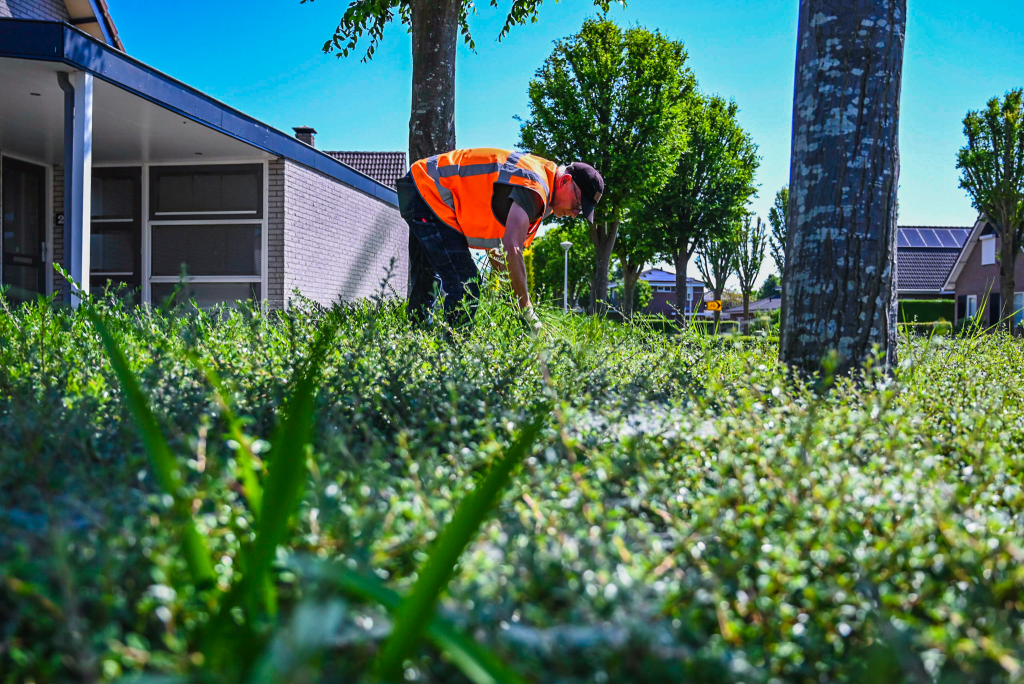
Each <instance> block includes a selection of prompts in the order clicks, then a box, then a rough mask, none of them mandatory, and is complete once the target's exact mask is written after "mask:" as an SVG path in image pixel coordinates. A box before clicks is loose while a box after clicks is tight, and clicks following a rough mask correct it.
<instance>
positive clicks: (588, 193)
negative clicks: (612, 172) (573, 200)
mask: <svg viewBox="0 0 1024 684" xmlns="http://www.w3.org/2000/svg"><path fill="white" fill-rule="evenodd" d="M565 172H566V173H567V174H569V175H570V176H572V180H573V182H574V183H576V187H578V188H579V189H580V199H581V200H582V204H583V209H582V210H581V211H580V216H582V217H583V218H585V219H587V220H588V221H590V222H591V223H593V222H594V207H596V206H597V203H598V202H600V201H601V195H603V194H604V178H601V174H599V173H598V172H597V169H595V168H594V167H593V166H591V165H590V164H584V163H583V162H573V163H572V164H569V165H568V166H566V167H565Z"/></svg>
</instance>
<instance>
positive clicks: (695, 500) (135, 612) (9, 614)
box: [0, 298, 1024, 682]
mask: <svg viewBox="0 0 1024 684" xmlns="http://www.w3.org/2000/svg"><path fill="white" fill-rule="evenodd" d="M99 313H101V315H102V316H103V320H104V321H105V324H106V326H107V328H108V329H109V331H110V337H111V339H112V341H113V342H115V343H116V345H117V346H118V347H119V348H120V349H121V350H123V352H124V355H125V360H126V367H127V369H128V370H130V372H131V374H132V375H133V376H134V377H135V378H136V379H137V381H138V385H139V388H140V390H141V393H142V394H143V395H144V396H145V397H146V399H147V400H148V402H149V404H150V406H151V408H152V411H153V414H154V415H155V416H156V422H157V424H158V426H159V430H160V431H161V432H162V434H164V435H165V436H166V439H167V443H168V446H169V449H170V451H171V453H172V454H173V457H174V459H175V461H176V463H177V467H178V468H179V470H180V471H181V473H182V482H181V484H180V487H179V488H178V491H177V492H175V496H171V495H169V494H167V493H166V492H165V491H164V489H163V488H162V487H161V486H160V485H159V484H158V483H157V482H156V481H155V480H156V477H157V473H156V472H155V471H154V468H153V465H152V461H151V459H150V458H149V456H148V454H147V451H146V448H145V447H144V445H143V441H142V440H141V438H140V433H139V431H138V428H137V426H136V420H135V418H134V417H133V414H132V411H131V409H130V405H129V401H128V400H127V399H126V394H125V391H124V389H123V383H121V382H119V380H118V376H117V372H116V371H115V369H114V368H113V367H112V366H111V365H110V360H109V359H110V356H109V355H108V353H107V350H106V349H105V347H104V345H103V343H102V342H101V340H100V338H99V336H98V334H97V329H96V327H95V326H94V324H93V322H92V321H91V320H90V319H89V317H88V316H87V315H86V314H85V312H84V311H81V310H80V311H79V312H70V311H66V310H60V311H54V310H52V309H51V308H49V307H46V306H25V307H22V308H19V309H17V310H15V311H13V312H12V313H10V314H0V431H2V434H3V435H4V436H5V439H4V440H0V529H2V530H3V533H2V534H0V626H2V628H3V632H2V634H3V636H2V637H0V639H2V642H0V643H3V645H4V648H3V650H0V673H2V677H3V679H4V680H6V681H25V680H35V681H67V680H72V679H97V680H103V681H108V680H114V679H118V678H120V677H122V676H125V675H130V674H132V673H150V674H154V675H158V674H161V673H166V674H169V675H172V676H175V677H190V678H200V677H202V678H204V679H207V680H213V679H218V675H219V674H220V673H223V672H224V671H223V670H217V669H215V668H214V667H213V664H211V663H210V662H208V661H206V660H204V656H203V651H204V644H205V643H206V640H207V639H208V638H210V637H211V635H212V636H220V637H223V636H227V637H231V638H234V639H235V640H232V639H229V640H228V641H227V642H226V643H228V645H229V647H230V649H231V650H232V652H243V651H245V652H247V653H251V655H250V656H249V657H251V658H252V659H253V660H254V661H255V663H256V671H255V672H254V673H253V676H252V677H251V678H252V679H263V680H273V681H285V680H330V681H343V680H344V681H365V680H367V679H371V678H373V677H374V676H376V675H374V674H373V673H372V671H371V669H370V668H371V667H372V663H373V661H374V658H375V657H376V656H377V654H378V653H380V652H381V650H382V648H386V644H387V638H388V636H389V635H390V634H391V631H392V628H393V626H394V625H395V624H396V623H395V622H394V620H396V619H400V618H395V617H393V616H394V615H400V613H395V612H393V611H392V608H393V607H394V606H395V605H396V603H395V601H397V600H399V599H398V597H400V596H408V595H409V594H410V592H411V590H412V588H413V587H414V586H416V585H417V583H418V582H420V581H421V578H422V577H423V576H425V575H427V574H429V573H428V572H427V570H426V567H425V565H424V561H425V559H426V558H427V557H428V556H432V555H433V554H434V553H436V551H437V547H438V546H439V544H438V537H439V535H443V534H445V533H446V531H447V530H448V529H449V527H450V526H451V525H452V520H453V517H454V516H455V512H456V510H457V509H458V508H459V507H460V505H462V504H463V503H464V502H466V501H467V499H468V498H469V497H471V496H472V493H473V492H474V491H477V490H479V489H483V488H485V485H486V481H487V478H488V477H489V474H490V473H492V472H494V466H495V465H496V464H497V463H499V462H500V459H501V457H502V454H506V453H508V452H509V450H510V449H511V448H512V447H513V446H514V444H515V443H516V442H517V437H518V435H521V434H522V427H523V426H525V425H528V424H529V422H530V416H531V413H530V412H531V411H532V410H533V409H534V407H536V405H537V402H538V400H542V399H543V400H545V401H550V402H552V405H553V406H554V409H553V410H552V411H551V413H550V415H549V416H548V418H547V420H546V421H545V422H544V425H543V427H542V428H541V430H540V432H539V433H538V436H537V439H536V442H535V443H533V445H532V446H531V447H530V448H529V449H528V450H527V452H526V453H525V454H524V456H525V460H524V462H523V467H522V469H521V470H520V471H519V472H518V473H516V474H515V475H514V476H513V479H512V481H511V484H510V485H509V486H508V487H507V488H506V489H505V490H504V491H503V492H501V493H500V494H499V496H498V498H499V502H498V504H497V507H496V511H495V512H494V514H493V515H492V516H490V517H489V518H487V519H486V521H485V522H484V523H483V525H482V527H480V528H479V530H478V531H477V532H476V533H475V534H473V535H471V537H472V538H471V540H470V542H469V545H468V548H467V549H466V551H465V552H464V553H462V555H461V556H460V557H459V563H458V566H457V567H456V569H455V571H454V573H453V574H452V576H451V580H450V581H449V582H448V583H447V584H446V585H445V591H444V593H443V594H442V596H441V600H440V602H439V603H438V609H437V615H438V616H439V618H440V619H441V620H443V621H444V623H445V624H450V625H453V626H454V627H453V628H454V629H456V630H457V631H458V632H459V633H460V634H464V635H472V637H473V638H472V639H471V640H470V643H471V644H476V645H478V646H479V647H483V648H485V649H487V652H489V653H491V654H492V655H493V656H494V657H495V658H496V659H497V660H498V661H500V662H503V663H505V665H506V666H507V667H509V668H511V669H512V670H514V671H516V673H518V675H519V676H520V677H522V678H523V679H524V680H528V681H556V680H557V681H569V682H583V681H599V680H606V679H607V680H608V681H637V682H664V681H744V682H768V681H796V682H821V681H828V682H840V681H850V682H858V681H925V680H934V681H1018V680H1019V678H1020V676H1021V674H1022V673H1021V671H1020V669H1019V667H1020V665H1019V663H1020V662H1021V659H1022V658H1024V647H1022V646H1021V644H1022V636H1024V635H1022V633H1021V631H1022V623H1024V606H1022V605H1021V597H1022V596H1024V574H1022V573H1021V572H1020V571H1019V567H1020V563H1021V560H1022V558H1024V551H1022V550H1021V548H1020V539H1021V536H1022V533H1024V529H1022V525H1024V523H1022V516H1021V513H1022V511H1024V494H1022V487H1024V466H1022V464H1021V460H1020V458H1019V454H1020V453H1021V451H1022V449H1024V435H1022V433H1021V431H1020V429H1019V425H1020V424H1021V422H1022V421H1024V408H1022V407H1024V401H1021V398H1022V397H1021V396H1020V395H1021V389H1020V383H1019V377H1020V376H1021V374H1022V373H1024V368H1022V364H1024V355H1022V354H1021V353H1020V352H1021V348H1020V345H1021V342H1020V341H1019V340H1015V339H1012V338H1010V337H1008V336H1006V335H1003V334H995V335H985V336H972V337H965V338H931V339H922V338H916V337H910V336H906V337H903V338H902V342H901V348H900V359H901V363H900V366H899V367H898V368H896V369H893V371H892V373H891V374H887V373H885V372H882V371H880V370H877V369H870V368H869V369H868V370H867V371H866V372H865V374H864V375H863V376H862V377H859V378H856V379H851V380H843V379H840V380H834V381H832V387H831V390H830V391H829V392H828V393H826V394H824V395H819V394H816V393H815V392H814V391H812V389H811V388H810V387H808V386H807V385H805V384H803V383H801V382H799V381H798V380H795V379H793V378H792V377H790V376H788V374H786V373H785V372H784V371H783V370H781V369H779V368H778V367H777V365H776V358H777V348H776V346H775V345H774V344H773V342H772V340H770V339H768V338H765V337H761V336H760V335H752V336H749V337H743V338H739V337H736V336H705V335H701V334H695V333H694V331H692V330H691V331H684V332H682V333H680V334H678V335H671V336H666V335H663V334H661V333H660V332H656V331H655V332H652V331H651V330H650V328H649V327H647V326H646V325H645V320H644V319H643V318H641V317H638V321H637V322H636V323H635V324H631V325H625V324H616V323H612V322H609V321H606V320H603V319H601V318H596V317H578V316H562V315H560V314H557V313H555V312H551V311H543V312H542V316H543V317H544V318H545V319H546V322H547V323H548V331H549V332H548V336H547V338H546V339H544V340H543V341H542V342H540V343H537V344H536V345H535V343H534V342H533V341H532V340H531V339H530V338H529V337H528V336H527V335H526V334H525V333H524V332H523V330H522V325H521V323H520V322H519V321H518V320H517V319H516V317H515V316H514V315H512V313H511V310H510V308H509V307H508V306H507V305H506V304H505V303H504V302H501V301H495V299H494V298H488V299H487V300H485V301H484V302H483V303H482V305H481V309H480V312H479V316H478V321H477V325H476V327H475V328H474V329H473V330H471V331H467V332H464V333H455V334H453V335H450V336H448V337H446V336H445V335H444V334H442V331H435V330H420V329H416V328H412V327H410V326H409V325H408V324H407V322H406V320H405V317H404V314H403V312H402V310H401V308H400V307H399V306H398V305H397V304H395V303H392V302H388V301H382V302H377V303H364V304H359V305H351V306H345V307H338V308H337V309H335V310H333V311H325V310H323V309H321V308H320V307H317V306H315V305H311V304H308V303H307V304H304V305H300V306H296V307H293V308H292V309H290V310H289V311H287V312H284V313H265V312H261V311H259V310H252V309H245V308H243V309H242V310H240V311H235V312H227V313H222V314H220V315H210V314H204V313H188V314H178V313H175V312H167V313H164V312H160V311H150V310H145V309H131V308H127V307H125V306H124V305H123V304H120V303H118V302H116V301H108V302H106V303H105V304H103V305H102V306H101V307H100V309H99ZM332 320H333V321H334V322H335V325H336V330H337V332H336V334H335V336H334V338H333V341H332V342H331V343H330V344H329V345H327V346H326V347H324V349H325V351H324V356H323V360H322V367H321V372H320V375H319V377H320V380H319V383H318V386H317V390H318V391H317V393H316V396H315V400H314V407H315V422H313V424H312V425H311V437H310V441H309V445H308V447H307V448H306V449H303V450H302V451H301V453H302V455H303V456H304V457H305V459H304V460H302V459H299V460H298V462H299V463H301V464H302V465H303V466H304V468H303V473H304V477H305V482H304V487H303V492H304V493H303V495H302V498H301V500H300V501H299V502H298V504H297V514H296V515H295V516H294V524H293V525H292V526H291V527H290V528H289V531H288V534H287V536H286V538H285V540H284V542H283V543H282V544H280V545H279V546H278V547H277V551H276V554H275V556H274V558H273V559H272V565H271V569H270V573H269V577H270V582H271V583H272V586H273V587H275V588H276V593H277V600H278V604H279V606H278V609H277V612H276V614H275V615H276V616H270V615H266V616H264V617H263V618H261V619H260V621H258V622H256V623H254V624H252V625H251V630H249V631H243V630H239V629H238V628H237V625H234V624H233V625H229V627H228V628H227V629H217V628H215V625H216V624H217V623H215V622H214V621H213V620H214V616H213V611H214V610H215V609H216V605H217V604H216V603H211V599H213V598H217V599H218V600H219V597H221V596H224V595H225V594H224V593H223V592H225V591H227V592H230V590H231V588H232V587H233V586H235V585H236V584H237V582H238V581H239V577H238V576H239V575H240V576H241V577H242V578H244V576H245V573H246V572H247V568H246V566H245V563H246V560H245V559H246V554H245V552H244V548H245V547H246V545H248V544H251V543H252V542H253V540H254V538H255V536H257V535H258V532H254V530H258V525H259V521H258V516H257V515H256V512H255V510H254V507H253V506H252V504H251V503H250V502H249V499H248V497H247V494H246V488H247V486H248V485H247V484H246V483H247V475H246V466H245V464H244V461H245V459H246V456H247V455H248V454H247V451H246V450H247V449H248V450H249V451H251V456H250V461H251V462H250V465H251V467H252V470H253V473H254V474H255V476H256V478H257V479H258V481H259V483H261V485H262V486H263V487H264V488H266V485H267V482H268V481H269V477H268V476H269V475H270V473H269V472H268V470H270V469H273V468H274V467H276V466H275V463H276V456H275V453H277V450H278V449H280V448H283V447H284V444H283V442H285V441H287V440H284V439H283V438H282V437H281V436H280V435H278V436H275V426H276V425H278V423H279V416H280V415H286V414H287V411H286V410H285V407H286V406H287V405H288V402H289V397H291V396H292V393H293V389H292V383H291V379H292V378H294V377H296V371H297V370H298V369H300V368H302V367H303V366H304V365H305V364H306V363H307V362H308V360H309V359H310V358H311V357H312V356H313V350H314V348H315V347H316V340H317V338H318V331H319V330H321V329H323V327H324V326H325V324H327V323H329V322H330V321H332ZM449 338H450V339H449ZM202 368H205V369H207V370H209V371H212V373H204V372H203V371H202V370H201V369H202ZM214 375H216V377H217V378H219V384H220V386H221V390H217V389H216V388H215V385H214V381H213V380H212V378H213V376H214ZM176 498H177V499H180V501H182V502H185V503H187V504H188V506H187V509H188V510H187V514H190V515H191V517H192V520H193V521H194V526H195V529H196V530H197V532H198V533H199V535H200V536H201V538H202V540H203V543H204V544H205V546H206V547H207V548H208V549H209V552H210V556H211V558H212V559H213V575H214V583H213V585H212V586H203V585H200V584H198V583H197V582H196V581H195V580H194V579H193V576H192V573H191V572H190V570H189V566H188V563H187V560H186V554H185V553H184V549H183V547H182V543H181V538H182V537H181V535H180V534H179V533H178V529H179V527H178V520H179V516H178V514H177V513H175V506H176V505H178V504H176V501H175V499H176ZM341 568H343V569H344V570H345V571H346V572H345V573H339V572H338V570H339V569H341ZM351 577H362V578H366V579H367V580H368V582H369V583H368V584H367V585H365V586H363V585H360V587H362V589H361V590H360V591H362V592H363V593H360V592H359V591H356V589H358V588H359V587H355V586H353V585H352V584H351V583H349V584H346V583H345V582H346V581H348V580H346V579H344V578H351ZM371 593H372V594H373V596H370V594H371ZM371 598H372V600H370V599H371ZM246 610H247V609H246V608H245V607H244V606H242V611H241V612H237V613H232V616H233V617H234V616H235V615H236V614H237V615H239V616H240V618H239V619H248V618H247V615H248V613H246ZM246 624H248V623H246ZM431 624H433V623H431ZM242 634H248V635H250V636H248V637H247V639H248V640H241V639H238V637H240V636H241V635H242ZM450 648H452V647H446V646H438V642H437V641H431V642H429V643H423V644H421V645H419V646H418V647H417V648H416V649H415V650H414V651H411V652H409V654H408V656H407V659H405V661H404V664H403V667H404V672H403V673H402V675H403V676H404V677H405V678H406V679H407V680H410V681H430V682H435V681H450V680H460V679H461V678H463V677H467V676H472V677H473V678H474V679H475V680H476V681H486V677H484V676H483V675H482V674H481V673H480V672H475V674H472V675H470V674H467V671H466V670H465V669H462V668H461V667H460V666H459V665H458V663H457V662H456V660H454V659H452V658H451V650H450ZM442 650H444V651H446V652H448V653H449V657H442V655H441V651H442ZM220 678H221V679H228V678H229V676H228V675H223V674H220ZM236 680H237V678H236Z"/></svg>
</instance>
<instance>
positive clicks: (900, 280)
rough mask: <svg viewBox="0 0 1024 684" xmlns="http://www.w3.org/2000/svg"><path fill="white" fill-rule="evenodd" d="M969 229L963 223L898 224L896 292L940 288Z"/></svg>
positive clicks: (938, 290)
mask: <svg viewBox="0 0 1024 684" xmlns="http://www.w3.org/2000/svg"><path fill="white" fill-rule="evenodd" d="M970 233H971V228H970V227H969V226H968V227H962V226H900V227H899V232H898V233H897V239H896V280H897V283H896V287H897V290H898V291H899V292H904V293H910V292H922V293H923V292H936V293H937V292H942V291H943V289H944V287H943V286H944V284H945V282H946V276H948V275H949V272H950V269H952V268H953V264H954V263H956V259H957V255H958V254H959V253H960V250H961V249H962V248H963V245H964V243H966V242H967V238H968V236H969V235H970Z"/></svg>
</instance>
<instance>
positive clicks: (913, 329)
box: [898, 321, 953, 336]
mask: <svg viewBox="0 0 1024 684" xmlns="http://www.w3.org/2000/svg"><path fill="white" fill-rule="evenodd" d="M898 325H899V329H900V331H901V332H904V333H906V334H908V335H925V336H928V335H951V334H953V324H952V323H950V322H949V321H935V322H932V323H920V322H918V323H899V324H898Z"/></svg>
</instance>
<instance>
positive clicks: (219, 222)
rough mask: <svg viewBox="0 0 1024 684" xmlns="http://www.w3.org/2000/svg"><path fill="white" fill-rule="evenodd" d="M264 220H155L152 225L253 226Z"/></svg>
mask: <svg viewBox="0 0 1024 684" xmlns="http://www.w3.org/2000/svg"><path fill="white" fill-rule="evenodd" d="M262 222H263V220H262V219H254V218H240V219H210V220H208V221H204V220H202V219H191V220H187V221H164V220H153V221H150V222H149V223H150V225H153V226H252V225H258V224H260V223H262Z"/></svg>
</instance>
